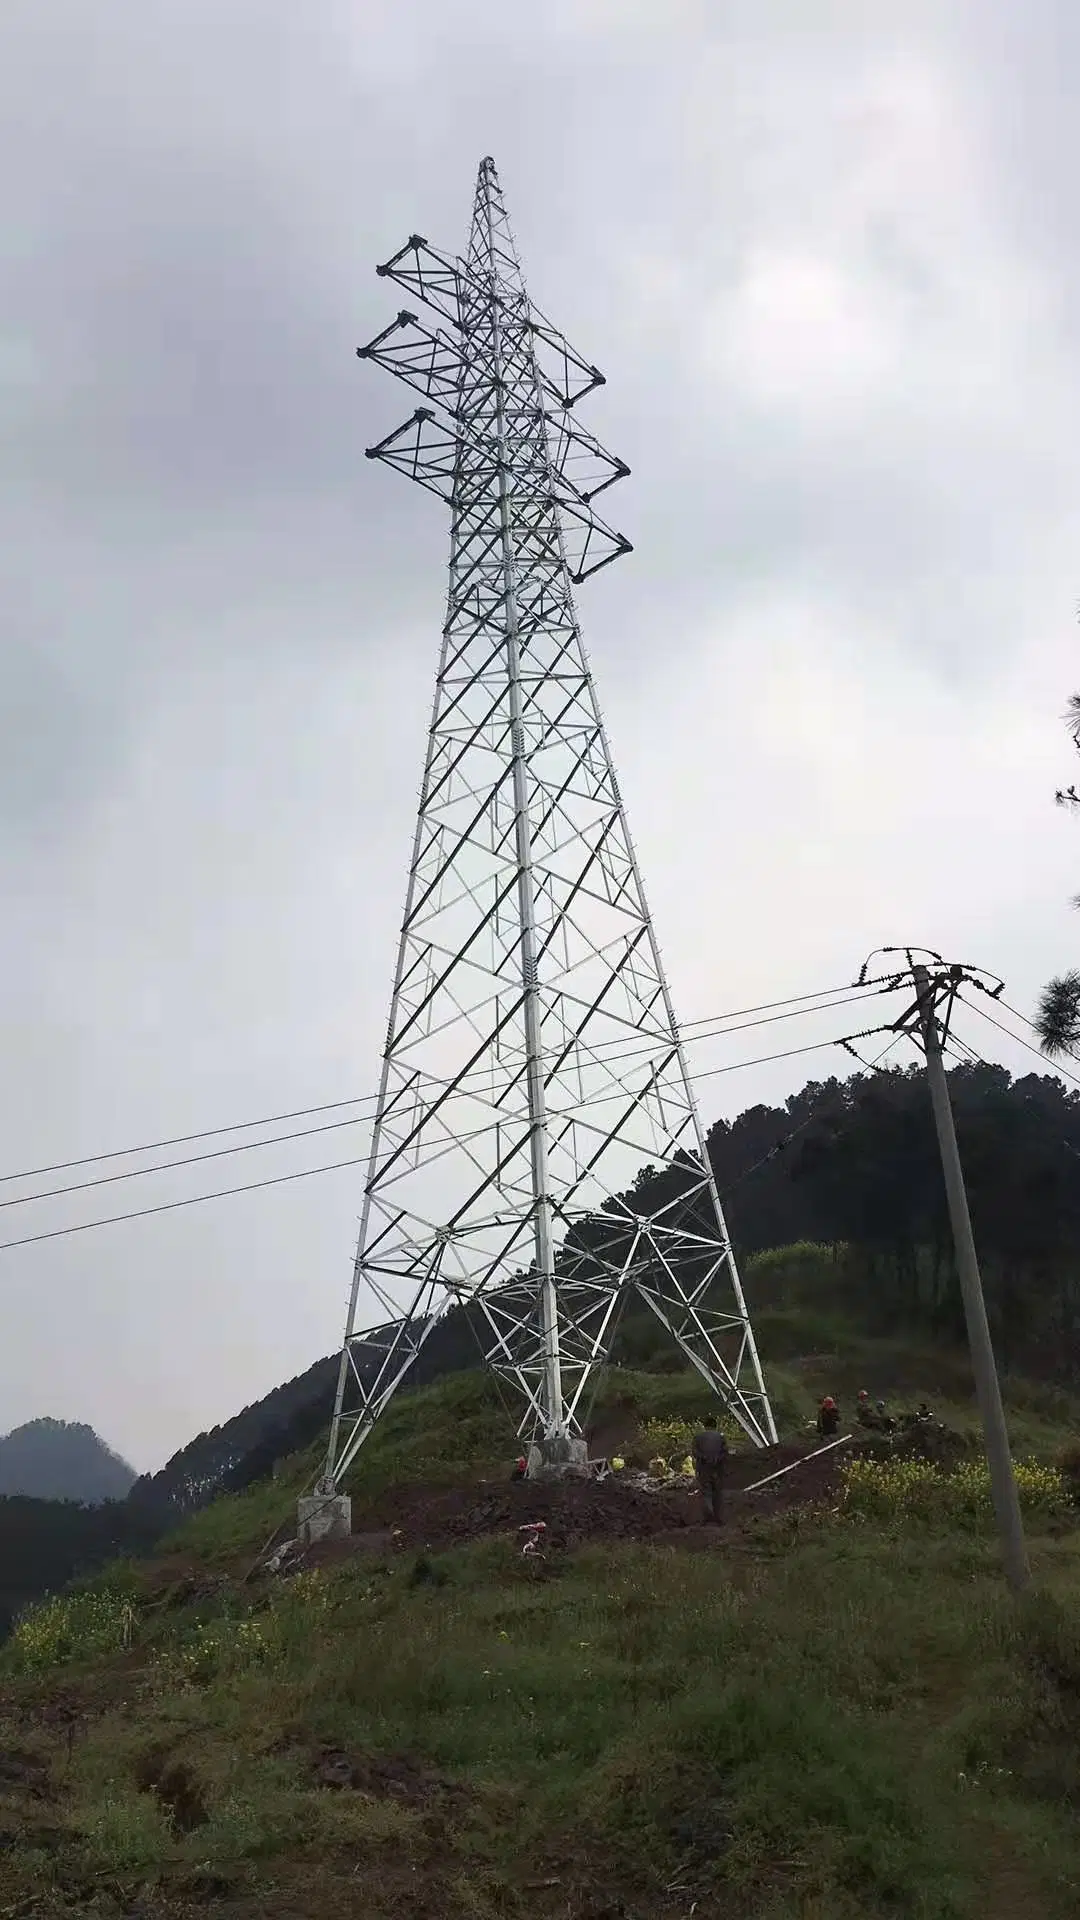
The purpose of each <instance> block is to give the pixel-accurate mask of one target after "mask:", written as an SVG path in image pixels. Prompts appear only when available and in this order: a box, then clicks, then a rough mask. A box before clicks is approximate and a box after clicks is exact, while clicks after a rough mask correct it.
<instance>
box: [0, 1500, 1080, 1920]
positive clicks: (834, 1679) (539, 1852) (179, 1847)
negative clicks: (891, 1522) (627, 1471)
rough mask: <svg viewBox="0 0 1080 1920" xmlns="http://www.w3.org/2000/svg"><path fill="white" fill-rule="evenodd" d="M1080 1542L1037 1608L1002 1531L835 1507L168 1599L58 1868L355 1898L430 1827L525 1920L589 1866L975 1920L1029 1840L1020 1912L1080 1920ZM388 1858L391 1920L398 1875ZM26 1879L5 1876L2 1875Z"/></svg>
mask: <svg viewBox="0 0 1080 1920" xmlns="http://www.w3.org/2000/svg"><path fill="white" fill-rule="evenodd" d="M1078 1546H1080V1535H1077V1534H1071V1535H1069V1536H1066V1537H1065V1538H1063V1539H1061V1540H1058V1541H1041V1542H1040V1541H1036V1542H1035V1546H1034V1554H1035V1561H1036V1566H1037V1570H1038V1573H1039V1576H1040V1584H1041V1588H1042V1591H1041V1594H1040V1596H1039V1597H1038V1598H1037V1599H1035V1600H1033V1601H1032V1602H1031V1603H1030V1604H1029V1605H1026V1606H1024V1607H1022V1608H1020V1609H1017V1608H1016V1607H1015V1605H1014V1604H1013V1603H1012V1602H1011V1601H1010V1600H1009V1598H1008V1596H1007V1595H1006V1593H1005V1591H1004V1588H1003V1585H1002V1581H1001V1579H1000V1575H999V1572H998V1566H997V1559H996V1554H995V1552H994V1549H993V1547H992V1544H991V1543H990V1542H989V1541H987V1540H986V1539H980V1538H978V1537H968V1538H964V1539H962V1540H959V1541H958V1540H956V1539H953V1538H949V1537H943V1538H938V1537H933V1538H915V1537H905V1536H903V1535H896V1534H895V1533H894V1534H892V1535H891V1536H885V1535H882V1534H879V1533H877V1532H874V1531H873V1530H872V1529H868V1528H862V1529H859V1530H858V1531H856V1532H854V1533H853V1532H851V1531H848V1530H845V1529H844V1528H843V1527H838V1526H837V1525H835V1524H833V1525H829V1524H817V1523H815V1524H811V1525H809V1526H807V1527H804V1528H802V1529H800V1530H799V1533H798V1534H797V1536H795V1537H794V1538H793V1539H792V1538H791V1536H790V1535H786V1534H785V1530H784V1529H782V1528H779V1527H778V1528H769V1527H766V1528H764V1529H763V1530H762V1535H761V1540H760V1543H759V1545H758V1546H757V1547H756V1548H753V1549H752V1548H751V1547H749V1546H748V1544H747V1543H743V1545H742V1547H741V1548H740V1549H739V1550H737V1551H732V1553H731V1554H730V1555H725V1554H724V1553H721V1552H717V1553H714V1554H708V1555H706V1554H701V1555H691V1554H682V1553H677V1552H674V1551H671V1550H659V1549H654V1550H650V1549H646V1548H640V1547H624V1548H621V1549H593V1550H590V1551H586V1552H582V1553H581V1554H580V1555H578V1556H576V1557H575V1559H574V1560H573V1561H572V1562H571V1563H570V1564H568V1565H567V1566H566V1567H565V1568H564V1569H563V1570H562V1571H561V1574H560V1575H559V1576H558V1577H553V1578H551V1579H550V1580H548V1581H542V1582H536V1581H533V1580H530V1579H528V1578H526V1577H525V1575H524V1572H523V1568H522V1563H521V1560H520V1556H519V1555H517V1554H516V1553H515V1552H514V1551H513V1548H512V1546H511V1545H510V1544H509V1543H504V1542H501V1541H490V1542H485V1543H483V1544H481V1545H478V1546H475V1547H473V1548H470V1549H468V1550H462V1551H458V1552H455V1553H453V1554H448V1555H446V1556H444V1558H443V1560H442V1562H441V1568H442V1571H443V1573H444V1575H445V1576H446V1577H445V1582H444V1584H442V1585H439V1586H431V1585H423V1586H415V1585H412V1584H410V1580H409V1574H410V1570H411V1563H410V1562H408V1561H400V1560H391V1561H389V1562H387V1563H385V1564H383V1565H376V1564H374V1563H372V1562H370V1561H354V1562H351V1563H346V1564H345V1565H344V1566H343V1567H341V1568H340V1569H339V1570H337V1571H336V1572H334V1573H332V1574H326V1575H318V1576H311V1575H305V1576H302V1577H301V1579H300V1580H299V1581H298V1582H295V1583H290V1582H285V1583H282V1584H280V1585H279V1586H277V1587H275V1588H274V1589H273V1590H272V1596H271V1599H270V1603H269V1604H266V1603H265V1602H264V1603H263V1604H262V1605H258V1604H256V1605H255V1607H254V1609H253V1606H252V1601H251V1598H250V1596H245V1594H244V1593H243V1592H242V1591H241V1592H236V1591H234V1592H233V1593H232V1594H231V1595H229V1596H226V1597H225V1598H224V1599H223V1600H221V1601H219V1602H217V1603H216V1611H213V1612H211V1613H210V1614H209V1616H208V1615H207V1612H206V1609H205V1607H203V1608H201V1609H199V1610H198V1612H197V1613H186V1612H183V1611H181V1612H179V1613H176V1614H172V1615H159V1614H154V1613H149V1614H146V1615H144V1617H143V1621H142V1625H141V1637H140V1649H141V1657H142V1659H143V1663H144V1664H143V1666H142V1669H141V1672H140V1675H139V1679H138V1683H137V1685H135V1686H134V1687H133V1685H132V1683H131V1681H130V1679H127V1680H125V1681H124V1682H123V1686H122V1689H120V1695H119V1701H118V1703H117V1704H115V1705H114V1706H113V1707H112V1708H111V1709H110V1710H109V1711H107V1712H106V1713H105V1714H104V1715H103V1716H102V1717H100V1718H96V1719H93V1720H91V1721H88V1722H87V1724H86V1725H85V1727H84V1728H83V1729H82V1731H81V1733H80V1738H79V1740H78V1741H77V1743H76V1744H75V1746H74V1749H73V1752H72V1754H71V1755H70V1758H69V1760H68V1761H67V1763H66V1764H67V1768H68V1772H67V1785H68V1798H67V1801H66V1805H65V1810H64V1816H63V1817H64V1821H65V1826H66V1830H67V1834H68V1838H67V1840H66V1842H65V1843H64V1844H63V1845H62V1846H61V1847H60V1848H59V1849H55V1848H54V1849H53V1851H52V1852H50V1853H49V1854H48V1856H47V1859H45V1858H43V1857H42V1856H40V1855H35V1858H34V1860H33V1863H32V1864H33V1868H34V1873H35V1874H36V1875H37V1876H38V1877H39V1878H40V1876H41V1875H42V1874H43V1873H46V1874H47V1875H48V1877H49V1880H50V1884H51V1883H53V1882H55V1883H56V1884H66V1885H69V1886H70V1884H71V1883H72V1880H73V1878H74V1880H75V1882H76V1883H77V1884H79V1885H84V1884H85V1885H86V1886H89V1885H91V1884H94V1885H99V1884H100V1883H101V1881H102V1879H103V1878H104V1880H105V1881H107V1882H109V1883H110V1884H111V1883H112V1882H113V1881H116V1882H117V1883H119V1882H127V1881H131V1880H132V1879H138V1880H139V1881H140V1882H142V1881H146V1880H148V1879H149V1880H150V1881H151V1882H152V1883H155V1884H157V1883H159V1882H160V1883H161V1884H162V1885H164V1886H165V1887H171V1888H172V1889H173V1890H174V1891H175V1890H176V1889H177V1888H182V1887H183V1886H184V1885H185V1884H186V1883H187V1881H188V1880H189V1879H190V1878H191V1876H193V1875H194V1876H196V1878H197V1877H198V1875H200V1874H202V1875H204V1876H205V1875H206V1874H209V1875H210V1876H211V1878H212V1879H213V1877H214V1876H217V1880H218V1881H220V1882H221V1884H222V1885H223V1886H225V1887H227V1888H228V1889H231V1890H232V1891H233V1892H235V1893H236V1894H237V1897H239V1895H240V1894H241V1893H242V1892H243V1890H244V1889H245V1888H248V1889H251V1890H257V1889H258V1888H260V1887H268V1886H271V1885H273V1886H280V1885H281V1884H282V1878H281V1876H282V1875H283V1874H285V1875H286V1877H287V1876H288V1874H289V1873H292V1872H294V1871H296V1872H299V1871H300V1869H301V1867H302V1868H303V1870H304V1872H306V1873H307V1875H308V1876H309V1877H310V1878H311V1883H312V1887H313V1888H314V1890H315V1891H314V1892H313V1894H312V1901H313V1904H312V1906H311V1909H310V1910H311V1912H312V1913H313V1914H314V1913H315V1912H316V1911H326V1912H331V1913H332V1912H334V1911H335V1908H334V1905H333V1899H334V1898H336V1894H334V1891H333V1890H334V1888H335V1887H336V1885H337V1880H336V1878H335V1876H337V1875H339V1873H340V1874H341V1875H342V1876H344V1877H345V1878H346V1879H347V1877H348V1873H351V1871H352V1867H353V1865H354V1864H355V1862H356V1860H357V1859H360V1860H363V1861H367V1862H369V1863H371V1864H372V1866H373V1867H377V1866H378V1865H379V1863H380V1862H384V1861H387V1862H389V1861H391V1860H393V1861H395V1862H396V1863H397V1866H398V1867H400V1868H401V1869H402V1871H404V1868H405V1867H406V1866H407V1867H408V1870H409V1872H410V1873H412V1871H413V1868H416V1870H417V1871H418V1872H422V1873H429V1872H433V1871H435V1868H434V1867H433V1865H432V1859H433V1855H432V1847H433V1844H434V1846H435V1852H436V1853H437V1855H438V1862H439V1864H438V1869H437V1871H438V1874H439V1875H441V1876H442V1879H443V1880H444V1881H445V1885H446V1889H447V1892H446V1898H447V1901H448V1902H449V1906H448V1911H450V1912H456V1911H458V1910H459V1909H460V1910H461V1911H463V1912H467V1911H475V1912H477V1913H481V1914H487V1913H489V1912H490V1913H491V1914H492V1915H494V1914H496V1913H504V1914H515V1913H519V1914H531V1913H532V1912H533V1911H534V1906H533V1905H531V1904H530V1900H531V1897H532V1896H531V1895H530V1894H529V1892H528V1890H527V1889H525V1888H523V1887H522V1884H521V1883H522V1880H523V1878H529V1879H532V1878H537V1879H543V1878H545V1877H546V1876H547V1875H548V1874H554V1875H558V1874H559V1873H560V1872H565V1871H566V1862H568V1861H569V1862H570V1863H571V1866H570V1871H571V1872H572V1874H574V1875H576V1876H577V1877H578V1879H579V1880H581V1881H583V1882H586V1881H589V1879H590V1876H593V1875H595V1874H600V1875H601V1877H603V1876H604V1875H606V1876H607V1877H608V1878H609V1879H610V1877H611V1876H612V1875H614V1876H615V1878H616V1880H617V1882H618V1885H619V1886H620V1887H622V1888H625V1889H626V1890H627V1895H628V1897H629V1895H630V1894H631V1893H632V1894H633V1897H634V1898H635V1899H636V1900H638V1901H639V1902H641V1903H642V1908H643V1910H644V1911H664V1910H665V1909H664V1907H663V1902H664V1901H665V1900H667V1899H668V1897H669V1895H668V1893H667V1892H666V1891H665V1889H670V1888H671V1887H672V1886H673V1885H674V1886H676V1887H677V1888H681V1889H683V1891H684V1893H685V1899H684V1905H683V1907H682V1908H681V1909H678V1910H680V1911H688V1909H689V1905H690V1902H691V1900H693V1899H698V1900H699V1901H700V1902H703V1903H704V1905H703V1907H701V1908H700V1909H699V1910H702V1911H706V1912H708V1911H711V1910H715V1911H717V1912H727V1911H731V1912H733V1913H738V1914H740V1915H743V1916H746V1920H759V1917H760V1920H766V1916H767V1917H768V1920H778V1917H779V1916H784V1915H790V1916H795V1915H811V1914H816V1913H821V1914H824V1913H826V1912H827V1913H828V1914H829V1915H830V1917H831V1916H839V1917H840V1920H863V1917H864V1916H865V1920H870V1917H871V1916H873V1920H879V1917H880V1916H886V1915H894V1916H897V1917H898V1920H964V1917H965V1916H973V1917H974V1916H976V1915H978V1916H980V1917H982V1916H985V1915H987V1914H992V1913H993V1912H994V1909H993V1907H992V1905H991V1906H989V1907H988V1906H987V1900H988V1899H989V1898H991V1896H992V1893H993V1888H992V1886H990V1885H989V1883H988V1881H987V1871H988V1862H993V1863H995V1864H996V1867H1000V1864H1001V1862H1002V1860H1004V1861H1006V1862H1007V1865H1008V1874H1009V1884H1010V1886H1013V1887H1015V1886H1016V1885H1017V1884H1021V1885H1022V1886H1023V1887H1024V1888H1026V1889H1027V1895H1026V1898H1027V1899H1028V1904H1027V1905H1026V1906H1023V1907H1021V1908H1020V1909H1018V1910H1017V1920H1019V1916H1020V1914H1024V1915H1035V1914H1040V1915H1052V1914H1055V1913H1057V1912H1058V1911H1061V1912H1062V1913H1065V1912H1067V1911H1068V1904H1069V1901H1070V1900H1075V1898H1076V1897H1077V1895H1078V1894H1080V1844H1078V1841H1077V1837H1076V1832H1075V1811H1076V1808H1077V1806H1078V1805H1080V1580H1078V1577H1077V1576H1078V1571H1080V1552H1078ZM65 1673H66V1674H67V1676H68V1679H67V1684H68V1685H71V1684H73V1683H74V1682H75V1681H77V1678H78V1668H77V1666H76V1667H75V1668H74V1669H72V1668H70V1667H69V1668H67V1669H65ZM33 1684H34V1685H38V1686H39V1684H40V1683H38V1682H34V1683H33ZM30 1685H31V1683H30V1682H29V1681H25V1680H24V1681H17V1680H16V1681H8V1682H7V1684H6V1686H5V1687H4V1689H3V1693H2V1695H0V1716H3V1718H0V1745H2V1744H3V1743H4V1741H5V1739H6V1738H7V1737H8V1736H10V1739H11V1744H13V1745H14V1744H19V1743H22V1742H24V1740H25V1735H23V1734H18V1735H16V1732H15V1726H16V1723H17V1720H18V1714H19V1704H20V1700H21V1699H23V1698H24V1697H26V1698H29V1696H28V1695H25V1693H24V1690H25V1689H26V1688H27V1687H29V1686H30ZM34 1697H35V1698H37V1697H38V1695H34ZM4 1719H6V1720H7V1722H8V1725H7V1726H6V1727H5V1726H4V1724H3V1720H4ZM327 1747H330V1748H339V1749H345V1750H347V1751H348V1752H350V1753H353V1754H359V1755H369V1756H370V1755H372V1754H375V1755H379V1754H382V1755H389V1756H402V1755H405V1756H411V1759H412V1762H413V1765H414V1770H415V1769H416V1768H419V1769H420V1770H421V1775H422V1773H423V1770H425V1769H426V1770H427V1771H428V1773H429V1774H430V1775H433V1776H435V1783H434V1784H433V1785H432V1786H431V1789H430V1793H429V1794H428V1795H427V1797H426V1798H425V1797H424V1795H423V1794H421V1795H420V1797H419V1798H418V1800H417V1802H416V1804H410V1802H409V1800H408V1797H407V1796H406V1798H405V1799H404V1800H403V1801H396V1800H395V1799H394V1798H393V1797H389V1798H388V1797H387V1796H386V1795H383V1794H379V1793H377V1792H374V1793H366V1794H365V1793H364V1792H355V1791H350V1792H346V1793H344V1794H342V1793H333V1792H331V1791H328V1790H327V1789H325V1788H320V1787H319V1786H318V1785H317V1783H316V1778H315V1773H314V1768H313V1755H315V1754H317V1753H318V1752H319V1751H320V1750H321V1749H323V1748H327ZM154 1754H156V1755H158V1756H159V1765H158V1774H159V1775H160V1772H161V1764H160V1763H161V1759H162V1757H165V1758H167V1759H168V1760H169V1761H170V1763H171V1764H172V1765H173V1766H174V1768H175V1767H176V1766H177V1765H182V1766H183V1768H184V1769H185V1770H186V1777H188V1778H189V1783H191V1784H192V1785H193V1791H194V1792H195V1797H196V1799H197V1801H198V1804H199V1806H200V1808H201V1817H200V1821H199V1823H198V1824H197V1825H196V1826H195V1827H194V1828H193V1829H192V1830H191V1831H188V1832H185V1831H178V1830H177V1828H176V1826H175V1823H174V1822H173V1821H172V1819H171V1818H170V1816H169V1814H168V1810H167V1808H166V1807H164V1806H163V1804H162V1802H161V1801H160V1799H159V1798H158V1797H156V1796H155V1792H154V1791H148V1790H147V1788H146V1785H145V1782H146V1780H147V1778H148V1777H149V1773H148V1755H150V1756H152V1755H154ZM439 1780H449V1781H451V1782H453V1783H456V1785H457V1786H458V1787H459V1788H460V1789H465V1790H466V1791H464V1792H459V1794H458V1795H457V1796H456V1797H455V1796H453V1795H450V1796H447V1795H446V1794H445V1793H444V1791H443V1789H442V1788H440V1787H439V1786H438V1781H439ZM140 1782H142V1783H143V1784H142V1785H140ZM433 1834H434V1835H435V1836H436V1839H435V1841H434V1842H433V1839H432V1836H433ZM988 1835H989V1836H990V1840H992V1842H993V1844H992V1846H991V1845H990V1843H989V1841H988ZM346 1859H347V1860H348V1862H349V1866H348V1870H347V1871H346V1868H345V1866H344V1864H343V1862H344V1861H345V1860H346ZM523 1861H526V1862H531V1863H532V1871H531V1873H529V1874H526V1873H524V1871H523V1867H522V1862H523ZM552 1863H554V1864H552ZM380 1871H381V1869H380ZM387 1871H388V1874H389V1877H388V1878H387V1881H386V1899H387V1905H386V1907H385V1909H384V1907H383V1906H381V1905H380V1904H379V1901H380V1899H381V1898H382V1894H381V1892H380V1891H379V1889H378V1887H377V1886H374V1885H373V1890H372V1891H371V1893H370V1898H371V1900H372V1902H373V1904H372V1905H371V1906H370V1908H369V1909H365V1911H370V1912H371V1913H372V1914H373V1915H381V1914H382V1913H383V1912H384V1911H386V1912H387V1913H389V1912H391V1911H392V1910H393V1901H394V1900H398V1899H399V1898H400V1895H401V1887H400V1885H399V1883H398V1881H397V1880H395V1878H394V1875H393V1873H389V1869H387ZM20 1873H22V1868H20V1867H19V1866H18V1863H13V1862H9V1863H8V1865H7V1866H3V1865H2V1864H0V1896H3V1895H4V1894H5V1893H6V1892H7V1887H8V1885H9V1884H10V1885H11V1886H12V1887H13V1888H17V1887H19V1886H20V1885H21V1881H20V1879H19V1875H20ZM5 1874H6V1875H7V1876H8V1879H7V1881H5V1879H4V1875H5ZM80 1876H81V1879H80ZM1018 1877H1019V1878H1018ZM414 1884H415V1882H414ZM455 1889H456V1891H455ZM316 1893H317V1894H318V1898H319V1899H320V1900H322V1901H323V1902H324V1903H325V1905H324V1907H323V1908H319V1906H318V1905H317V1904H316V1899H315V1895H316ZM391 1896H392V1897H391ZM451 1896H452V1897H451ZM222 1897H223V1898H224V1897H225V1896H224V1895H223V1896H222ZM671 1897H672V1898H674V1895H672V1896H671ZM470 1901H471V1902H472V1903H473V1904H472V1906H471V1907H470V1905H469V1902H470ZM650 1902H652V1903H654V1904H653V1905H650V1904H649V1903H650ZM713 1902H715V1903H716V1905H715V1909H714V1908H713V1907H712V1906H711V1905H710V1903H713ZM815 1902H816V1903H819V1904H817V1905H815ZM455 1903H456V1904H455ZM0 1906H2V1897H0ZM263 1910H264V1911H266V1912H268V1913H272V1912H273V1911H274V1908H273V1907H272V1906H271V1905H265V1906H264V1908H263ZM283 1910H284V1909H283ZM287 1910H288V1911H289V1912H290V1913H292V1912H294V1911H296V1912H299V1913H306V1912H307V1911H308V1909H307V1908H305V1907H303V1906H299V1907H295V1908H294V1907H289V1908H288V1909H287ZM343 1910H347V1909H343ZM535 1911H537V1912H542V1911H544V1908H543V1905H542V1903H541V1904H539V1905H536V1906H535Z"/></svg>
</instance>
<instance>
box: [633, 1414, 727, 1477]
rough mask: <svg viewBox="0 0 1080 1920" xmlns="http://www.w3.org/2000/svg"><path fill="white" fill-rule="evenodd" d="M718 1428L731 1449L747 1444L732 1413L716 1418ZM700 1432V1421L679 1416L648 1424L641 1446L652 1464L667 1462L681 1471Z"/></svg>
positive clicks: (644, 1429) (642, 1431)
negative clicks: (744, 1442)
mask: <svg viewBox="0 0 1080 1920" xmlns="http://www.w3.org/2000/svg"><path fill="white" fill-rule="evenodd" d="M716 1424H717V1427H718V1428H719V1430H720V1432H721V1433H722V1434H723V1436H724V1438H725V1440H726V1441H727V1443H728V1446H729V1447H735V1446H738V1445H739V1444H740V1442H742V1441H743V1440H744V1438H745V1436H744V1434H743V1430H742V1428H741V1427H740V1425H739V1423H738V1421H737V1420H733V1419H732V1417H731V1415H730V1414H729V1413H720V1414H717V1416H716ZM700 1432H701V1421H700V1420H687V1419H686V1418H685V1417H684V1416H682V1415H680V1414H673V1415H672V1416H671V1417H670V1418H668V1419H666V1420H646V1422H645V1424H644V1426H643V1427H642V1429H641V1439H642V1445H643V1447H644V1449H645V1451H646V1453H647V1454H648V1457H649V1459H650V1460H654V1459H657V1460H666V1461H670V1462H671V1464H672V1465H673V1466H674V1467H681V1465H682V1463H683V1461H684V1460H685V1459H686V1458H687V1456H688V1455H689V1454H691V1452H692V1449H693V1445H694V1435H695V1434H696V1433H700Z"/></svg>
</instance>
